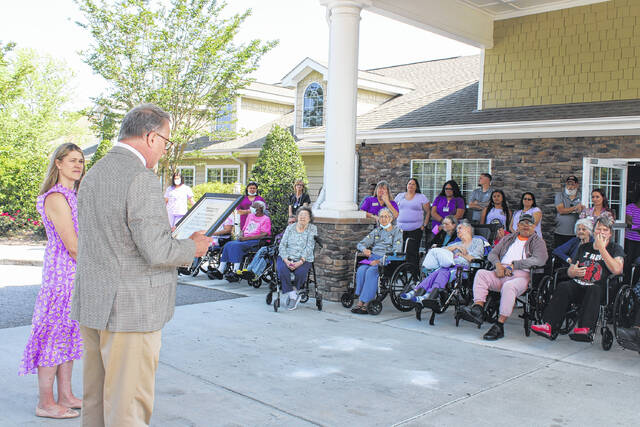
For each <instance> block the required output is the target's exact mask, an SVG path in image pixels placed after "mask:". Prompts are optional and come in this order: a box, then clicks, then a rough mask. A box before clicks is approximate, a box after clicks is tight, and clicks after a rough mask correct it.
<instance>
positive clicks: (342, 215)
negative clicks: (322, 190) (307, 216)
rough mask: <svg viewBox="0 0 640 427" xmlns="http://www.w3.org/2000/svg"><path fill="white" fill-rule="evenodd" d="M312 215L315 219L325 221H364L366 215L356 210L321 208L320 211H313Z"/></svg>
mask: <svg viewBox="0 0 640 427" xmlns="http://www.w3.org/2000/svg"><path fill="white" fill-rule="evenodd" d="M313 215H314V216H315V217H316V218H326V219H366V218H367V213H366V212H365V211H360V210H356V209H349V210H343V209H326V208H325V207H324V206H322V207H321V208H320V209H314V210H313Z"/></svg>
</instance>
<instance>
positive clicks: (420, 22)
mask: <svg viewBox="0 0 640 427" xmlns="http://www.w3.org/2000/svg"><path fill="white" fill-rule="evenodd" d="M604 1H610V0H536V1H531V0H447V1H442V0H366V1H359V0H354V3H360V4H361V5H362V6H363V7H365V8H366V9H367V10H369V11H371V12H374V13H377V14H379V15H383V16H386V17H389V18H392V19H395V20H397V21H401V22H404V23H406V24H409V25H413V26H415V27H418V28H422V29H425V30H427V31H430V32H432V33H436V34H439V35H441V36H444V37H448V38H451V39H454V40H457V41H460V42H462V43H466V44H469V45H471V46H476V47H479V48H486V49H490V48H492V47H493V22H494V21H496V20H501V19H509V18H515V17H518V16H525V15H532V14H536V13H543V12H549V11H552V10H559V9H567V8H571V7H576V6H584V5H588V4H593V3H601V2H604ZM333 2H335V0H320V3H321V4H324V5H329V4H330V3H333Z"/></svg>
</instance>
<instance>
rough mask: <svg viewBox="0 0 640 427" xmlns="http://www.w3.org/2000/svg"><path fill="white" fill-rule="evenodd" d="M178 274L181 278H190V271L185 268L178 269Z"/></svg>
mask: <svg viewBox="0 0 640 427" xmlns="http://www.w3.org/2000/svg"><path fill="white" fill-rule="evenodd" d="M178 274H179V275H181V276H191V270H189V269H188V268H187V267H178Z"/></svg>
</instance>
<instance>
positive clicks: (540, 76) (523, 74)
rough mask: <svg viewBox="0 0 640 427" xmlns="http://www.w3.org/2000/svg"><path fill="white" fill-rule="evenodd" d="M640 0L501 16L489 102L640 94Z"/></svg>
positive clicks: (490, 54) (491, 55)
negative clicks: (527, 14)
mask: <svg viewBox="0 0 640 427" xmlns="http://www.w3.org/2000/svg"><path fill="white" fill-rule="evenodd" d="M639 58H640V1H639V0H612V1H609V2H605V3H597V4H593V5H589V6H582V7H573V8H570V9H563V10H558V11H553V12H547V13H541V14H537V15H529V16H524V17H520V18H513V19H508V20H502V21H496V22H495V23H494V47H493V48H492V49H487V50H486V51H485V61H484V81H483V91H482V100H483V108H502V107H518V106H525V105H545V104H564V103H575V102H595V101H612V100H624V99H638V98H640V59H639Z"/></svg>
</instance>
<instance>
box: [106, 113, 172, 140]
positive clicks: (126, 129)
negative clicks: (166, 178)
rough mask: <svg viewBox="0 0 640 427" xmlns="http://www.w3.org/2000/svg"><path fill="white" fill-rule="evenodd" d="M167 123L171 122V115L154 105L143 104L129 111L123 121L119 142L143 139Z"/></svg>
mask: <svg viewBox="0 0 640 427" xmlns="http://www.w3.org/2000/svg"><path fill="white" fill-rule="evenodd" d="M165 122H171V116H169V113H167V112H165V111H164V110H162V109H161V108H160V107H157V106H155V105H153V104H142V105H138V106H137V107H135V108H133V109H132V110H131V111H129V112H128V113H127V114H126V115H125V116H124V119H122V124H121V125H120V133H119V134H118V141H122V140H124V139H128V138H136V137H141V136H142V137H143V136H145V135H146V134H147V133H149V132H151V131H157V130H158V129H160V128H161V127H162V125H164V123H165Z"/></svg>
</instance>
